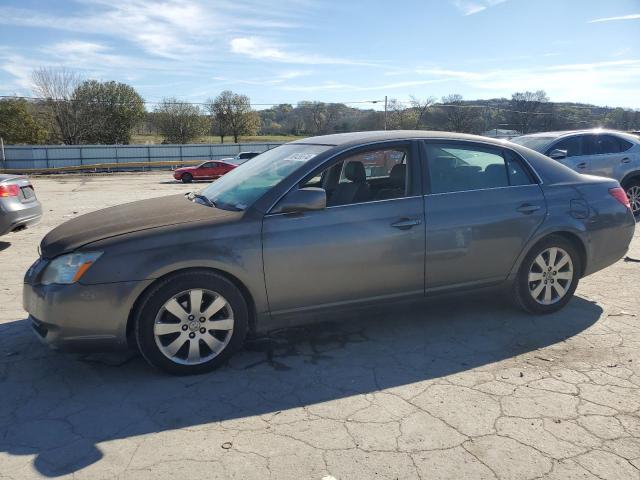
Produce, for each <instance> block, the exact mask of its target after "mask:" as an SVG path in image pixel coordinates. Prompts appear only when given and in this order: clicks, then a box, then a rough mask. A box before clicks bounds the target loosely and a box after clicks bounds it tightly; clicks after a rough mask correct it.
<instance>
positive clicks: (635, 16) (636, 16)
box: [588, 13, 640, 23]
mask: <svg viewBox="0 0 640 480" xmlns="http://www.w3.org/2000/svg"><path fill="white" fill-rule="evenodd" d="M639 19H640V13H632V14H630V15H621V16H619V17H605V18H596V19H594V20H589V22H588V23H601V22H617V21H619V20H639Z"/></svg>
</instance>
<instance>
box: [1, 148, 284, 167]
mask: <svg viewBox="0 0 640 480" xmlns="http://www.w3.org/2000/svg"><path fill="white" fill-rule="evenodd" d="M278 145H281V144H280V143H275V142H273V143H272V142H270V143H224V144H190V145H24V146H19V145H5V146H4V158H0V162H1V163H0V168H2V169H6V170H46V169H60V168H65V167H75V168H79V167H80V168H81V167H87V168H94V167H95V168H98V167H100V165H109V166H110V169H114V168H115V169H117V168H118V164H122V167H123V168H126V167H127V164H129V165H131V164H133V165H136V166H143V167H144V165H143V164H144V163H148V164H149V166H150V167H151V166H162V163H158V162H166V165H167V166H169V165H178V164H181V163H190V162H195V161H198V160H217V159H220V158H225V157H232V156H234V155H236V154H237V153H239V152H263V151H265V150H269V149H271V148H274V147H276V146H278ZM0 156H1V154H0Z"/></svg>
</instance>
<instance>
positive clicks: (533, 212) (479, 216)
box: [422, 141, 546, 292]
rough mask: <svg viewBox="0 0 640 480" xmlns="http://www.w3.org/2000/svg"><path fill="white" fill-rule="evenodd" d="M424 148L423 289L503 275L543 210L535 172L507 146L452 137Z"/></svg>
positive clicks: (491, 279)
mask: <svg viewBox="0 0 640 480" xmlns="http://www.w3.org/2000/svg"><path fill="white" fill-rule="evenodd" d="M422 146H423V158H424V160H426V164H427V168H426V169H425V181H424V183H425V185H427V186H428V189H429V190H428V193H427V194H426V195H425V196H424V208H425V225H426V257H425V282H426V290H427V292H429V291H437V290H442V289H448V288H451V287H461V286H476V285H482V284H490V283H497V282H500V281H503V280H505V279H506V277H507V275H508V274H509V272H510V270H511V268H512V267H513V264H514V262H515V260H516V258H517V257H518V255H519V254H520V253H521V252H522V249H523V248H524V245H525V244H526V242H527V241H528V239H529V238H530V237H531V236H532V235H533V233H534V232H535V231H536V229H537V228H538V227H539V225H540V224H541V223H542V221H543V219H544V217H545V214H546V202H545V199H544V196H543V194H542V190H541V189H540V187H539V185H538V183H537V179H536V178H535V176H534V173H533V172H532V171H531V170H530V169H529V168H528V166H527V165H526V163H525V162H524V161H523V160H522V158H520V156H519V155H518V154H516V153H515V152H513V151H512V150H509V149H502V148H498V147H493V146H488V145H484V144H475V143H471V142H456V141H446V142H437V141H424V142H423V144H422ZM423 163H425V162H423Z"/></svg>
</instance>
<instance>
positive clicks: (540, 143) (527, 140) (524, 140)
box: [511, 135, 557, 152]
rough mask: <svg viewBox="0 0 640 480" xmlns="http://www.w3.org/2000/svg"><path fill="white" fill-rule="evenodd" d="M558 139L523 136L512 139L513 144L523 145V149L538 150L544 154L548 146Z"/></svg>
mask: <svg viewBox="0 0 640 480" xmlns="http://www.w3.org/2000/svg"><path fill="white" fill-rule="evenodd" d="M556 138H557V137H538V136H526V135H525V136H522V137H516V138H512V139H511V141H512V142H513V143H517V144H518V145H522V146H523V147H527V148H530V149H531V150H536V151H537V152H544V151H545V149H546V148H547V146H548V145H549V144H550V143H551V142H553V141H554V140H555V139H556Z"/></svg>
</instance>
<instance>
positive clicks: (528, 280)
mask: <svg viewBox="0 0 640 480" xmlns="http://www.w3.org/2000/svg"><path fill="white" fill-rule="evenodd" d="M581 269H582V264H581V259H580V255H579V254H578V251H577V250H576V248H575V246H574V245H573V244H572V243H571V242H570V241H568V240H567V239H566V238H564V237H561V236H557V235H552V236H550V237H547V238H546V239H544V240H542V241H541V242H539V243H538V244H537V245H535V246H534V247H533V248H532V249H531V251H530V252H529V253H528V254H527V256H526V257H525V259H524V261H523V262H522V265H521V266H520V270H519V272H518V278H517V279H516V281H515V283H514V289H515V295H514V297H515V301H516V304H517V305H518V306H519V307H520V308H522V309H523V310H525V311H527V312H530V313H537V314H546V313H553V312H557V311H558V310H560V309H561V308H562V307H564V306H565V305H566V304H567V303H568V302H569V300H571V297H572V296H573V293H574V292H575V290H576V288H577V286H578V280H579V278H580V272H581V271H582V270H581Z"/></svg>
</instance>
